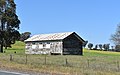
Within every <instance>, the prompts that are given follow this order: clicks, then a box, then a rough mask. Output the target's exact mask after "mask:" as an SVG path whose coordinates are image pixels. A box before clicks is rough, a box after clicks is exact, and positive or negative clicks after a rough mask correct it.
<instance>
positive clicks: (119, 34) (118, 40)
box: [110, 24, 120, 45]
mask: <svg viewBox="0 0 120 75" xmlns="http://www.w3.org/2000/svg"><path fill="white" fill-rule="evenodd" d="M110 40H111V41H112V42H113V43H114V44H115V45H120V24H118V26H117V29H116V32H115V33H114V34H112V35H111V38H110Z"/></svg>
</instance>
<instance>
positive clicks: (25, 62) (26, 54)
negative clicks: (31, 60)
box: [25, 54, 28, 64]
mask: <svg viewBox="0 0 120 75" xmlns="http://www.w3.org/2000/svg"><path fill="white" fill-rule="evenodd" d="M27 61H28V59H27V54H26V59H25V64H27Z"/></svg>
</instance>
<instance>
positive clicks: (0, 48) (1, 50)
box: [0, 43, 3, 53]
mask: <svg viewBox="0 0 120 75" xmlns="http://www.w3.org/2000/svg"><path fill="white" fill-rule="evenodd" d="M0 52H1V53H3V43H1V46H0Z"/></svg>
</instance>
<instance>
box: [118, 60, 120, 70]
mask: <svg viewBox="0 0 120 75" xmlns="http://www.w3.org/2000/svg"><path fill="white" fill-rule="evenodd" d="M119 69H120V65H119V61H117V70H118V71H119Z"/></svg>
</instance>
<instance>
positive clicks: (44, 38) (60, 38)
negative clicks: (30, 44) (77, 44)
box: [25, 32, 74, 42]
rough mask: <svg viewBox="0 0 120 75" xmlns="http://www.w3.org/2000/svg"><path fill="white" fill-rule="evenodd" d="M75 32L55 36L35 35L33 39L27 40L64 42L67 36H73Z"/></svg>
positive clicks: (54, 34) (55, 34)
mask: <svg viewBox="0 0 120 75" xmlns="http://www.w3.org/2000/svg"><path fill="white" fill-rule="evenodd" d="M72 33H74V32H65V33H53V34H39V35H34V36H32V37H31V38H28V39H27V40H25V42H27V41H44V40H62V39H64V38H66V37H67V36H69V35H71V34H72Z"/></svg>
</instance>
